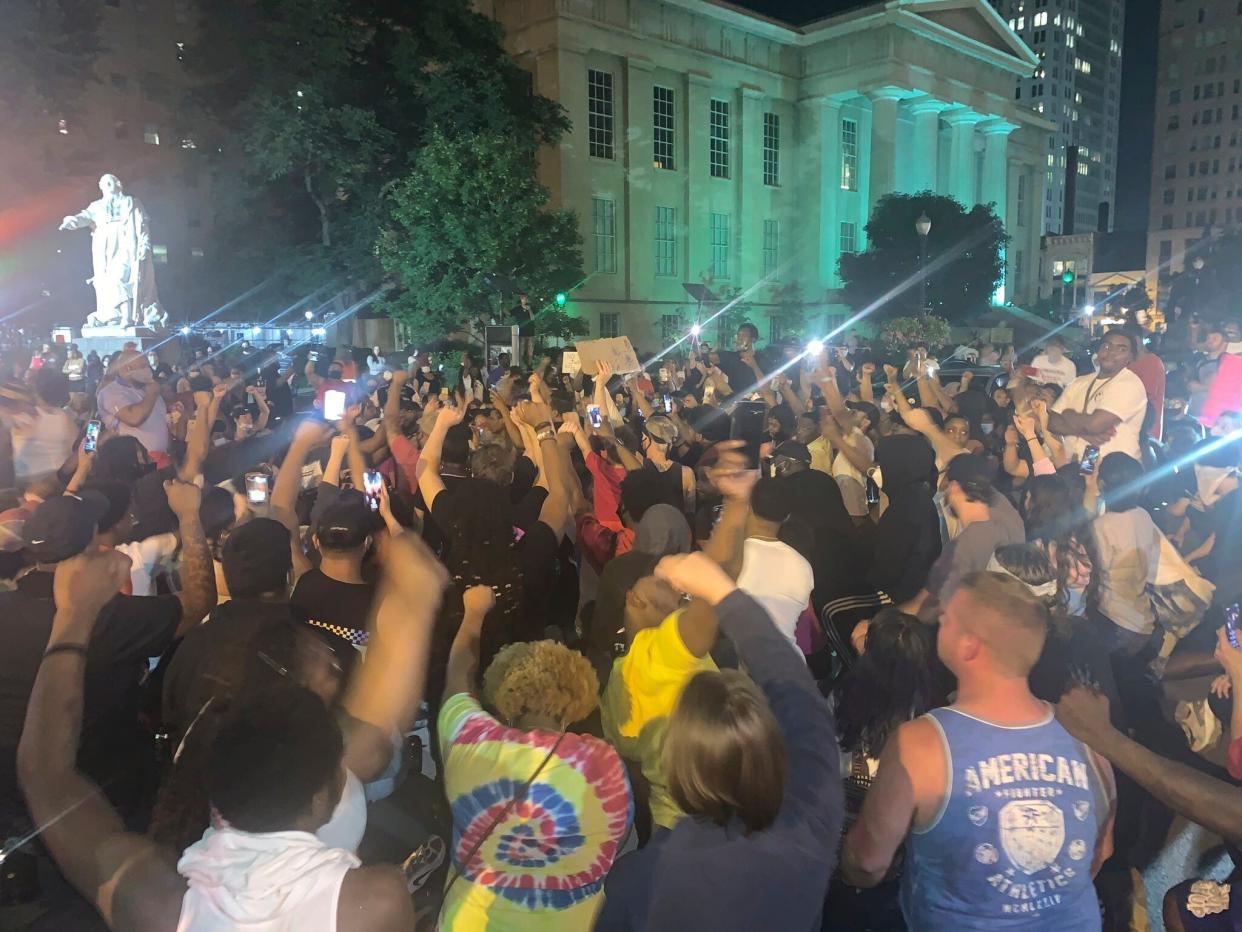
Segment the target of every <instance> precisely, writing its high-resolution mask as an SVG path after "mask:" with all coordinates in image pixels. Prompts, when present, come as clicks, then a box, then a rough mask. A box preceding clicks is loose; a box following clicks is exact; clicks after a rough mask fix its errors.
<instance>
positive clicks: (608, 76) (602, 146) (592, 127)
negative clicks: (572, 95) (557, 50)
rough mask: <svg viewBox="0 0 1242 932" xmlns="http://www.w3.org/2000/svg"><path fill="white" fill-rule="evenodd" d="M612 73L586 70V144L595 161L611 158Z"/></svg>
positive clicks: (591, 69) (592, 69)
mask: <svg viewBox="0 0 1242 932" xmlns="http://www.w3.org/2000/svg"><path fill="white" fill-rule="evenodd" d="M612 132H613V100H612V73H611V72H609V71H597V70H595V69H594V68H588V69H587V143H588V146H589V150H590V154H591V156H592V157H594V158H597V159H610V158H612Z"/></svg>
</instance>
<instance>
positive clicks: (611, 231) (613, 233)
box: [591, 197, 617, 273]
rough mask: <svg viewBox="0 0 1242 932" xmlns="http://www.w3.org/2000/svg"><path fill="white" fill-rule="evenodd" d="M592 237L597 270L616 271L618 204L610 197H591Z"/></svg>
mask: <svg viewBox="0 0 1242 932" xmlns="http://www.w3.org/2000/svg"><path fill="white" fill-rule="evenodd" d="M591 238H592V240H594V243H595V271H597V272H605V273H612V272H616V271H617V217H616V204H615V202H614V201H612V200H611V199H609V198H606V197H593V198H591Z"/></svg>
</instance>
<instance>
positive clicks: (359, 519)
mask: <svg viewBox="0 0 1242 932" xmlns="http://www.w3.org/2000/svg"><path fill="white" fill-rule="evenodd" d="M380 524H381V519H380V518H379V516H378V515H376V514H375V513H374V512H372V511H371V508H370V506H369V505H367V501H366V497H365V496H363V495H362V494H360V493H358V492H355V491H352V490H345V491H343V492H341V497H340V498H339V499H338V500H337V501H335V502H333V503H332V504H331V505H329V506H328V507H327V508H325V509H324V510H323V514H321V515H320V516H319V520H318V521H317V522H316V524H315V535H316V536H317V537H318V538H319V546H320V547H322V548H325V549H327V550H354V549H356V548H358V547H361V546H362V545H363V543H365V542H366V539H367V535H369V534H373V533H375V532H376V531H377V530H379V525H380Z"/></svg>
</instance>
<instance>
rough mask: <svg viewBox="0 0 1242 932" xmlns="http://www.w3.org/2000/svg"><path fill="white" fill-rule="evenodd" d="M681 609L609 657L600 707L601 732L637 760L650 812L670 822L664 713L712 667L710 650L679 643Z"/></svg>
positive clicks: (677, 813) (672, 808) (676, 815)
mask: <svg viewBox="0 0 1242 932" xmlns="http://www.w3.org/2000/svg"><path fill="white" fill-rule="evenodd" d="M680 616H681V611H680V610H679V611H676V612H674V613H673V614H671V615H669V616H668V617H667V618H665V619H664V621H662V622H661V623H660V624H659V625H658V626H657V627H654V628H646V629H644V630H642V631H639V632H638V633H637V634H636V635H634V642H633V643H632V644H631V645H630V649H629V651H627V652H626V655H625V656H624V657H618V658H617V659H616V661H614V662H613V666H612V675H611V676H610V677H609V678H608V686H607V688H606V689H605V690H604V696H603V701H602V702H601V704H600V712H601V717H602V720H603V725H604V736H605V737H606V738H607V739H608V741H609V742H610V743H611V744H612V746H613V747H615V748H616V749H617V750H618V751H619V752H620V753H621V756H622V757H625V758H628V759H629V760H633V761H638V763H639V764H640V765H641V766H642V771H643V776H644V777H646V778H647V782H648V783H650V784H651V817H652V820H653V821H654V822H655V824H656V825H662V826H664V827H666V828H672V827H673V826H674V825H676V824H677V820H678V819H680V818H681V817H682V815H683V813H682V811H681V810H680V809H679V808H677V804H676V803H674V802H673V799H672V797H671V796H670V795H669V792H668V786H667V785H666V783H665V780H664V766H663V762H662V760H661V754H662V752H663V750H664V732H665V729H666V728H667V727H668V717H669V716H670V715H671V714H672V713H673V709H674V707H675V706H676V705H677V700H678V699H679V698H681V691H682V689H684V688H685V685H686V684H687V683H688V682H690V679H691V678H692V677H693V676H694V675H695V674H696V673H700V672H702V671H704V670H715V669H716V664H715V662H714V661H713V660H712V658H711V657H710V656H707V657H696V656H694V655H693V654H692V653H690V651H688V650H687V649H686V645H685V644H684V643H682V640H681V632H680V631H679V630H678V627H677V622H678V619H679V618H680Z"/></svg>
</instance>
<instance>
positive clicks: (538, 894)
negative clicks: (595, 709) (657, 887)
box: [439, 693, 634, 932]
mask: <svg viewBox="0 0 1242 932" xmlns="http://www.w3.org/2000/svg"><path fill="white" fill-rule="evenodd" d="M439 728H440V743H441V751H442V753H443V757H444V780H445V787H446V789H447V791H448V798H449V804H450V805H451V807H452V810H453V844H452V847H451V849H450V851H451V854H452V861H453V864H452V866H453V871H451V872H450V874H449V876H450V877H452V876H453V874H454V873H456V872H457V871H459V870H460V871H461V876H460V877H459V878H458V879H457V881H456V882H455V883H453V884H452V886H451V887H450V889H449V891H448V894H447V896H446V897H445V900H444V907H443V909H442V911H441V913H440V925H439V928H440V929H443V930H448V929H453V930H462V932H465V930H469V932H481V930H486V929H504V930H506V932H509V930H515V932H521V930H524V929H540V930H571V929H574V930H576V929H583V930H587V929H590V928H591V927H592V926H593V925H594V923H595V914H596V912H597V911H598V910H599V907H600V904H601V903H602V902H603V890H604V878H605V877H606V876H607V875H608V871H609V869H611V867H612V862H613V859H614V858H615V857H616V855H617V851H618V850H619V849H620V846H621V844H622V842H623V841H624V840H625V836H626V834H627V833H628V832H629V829H630V823H631V822H632V820H633V816H634V804H633V798H632V796H631V794H630V785H629V780H628V779H627V777H626V774H625V767H624V765H623V764H622V763H621V758H620V757H619V756H618V755H617V752H616V751H614V750H613V749H612V747H611V745H609V744H607V743H605V742H603V741H601V740H599V739H598V738H593V737H591V736H589V735H578V734H573V733H566V735H565V736H564V738H563V739H562V740H561V743H560V746H559V747H557V749H556V753H555V754H554V755H553V756H552V758H551V760H549V761H548V763H547V764H546V765H545V766H544V767H543V769H542V770H539V765H540V764H541V763H543V761H544V759H545V758H546V757H547V756H548V752H549V751H551V750H552V747H553V745H555V744H556V739H557V735H556V734H555V733H553V732H549V731H529V732H528V731H522V730H520V729H517V728H508V727H506V726H504V725H502V724H501V723H500V722H498V721H497V720H496V719H495V718H494V717H493V716H491V715H489V714H488V713H487V712H485V711H484V710H483V708H482V706H480V705H479V703H478V701H477V700H476V699H475V698H474V697H473V696H470V695H469V694H467V693H458V694H457V695H455V696H452V697H450V698H449V699H448V700H447V701H446V702H445V703H444V706H443V708H442V709H441V710H440V720H439ZM536 770H539V776H538V777H537V778H536V779H535V782H534V784H533V785H532V786H531V788H530V790H529V792H528V793H527V794H526V798H525V800H524V801H522V802H519V803H518V804H517V805H515V806H514V807H513V808H512V809H511V810H510V811H509V813H508V814H507V815H506V816H505V817H504V819H503V820H502V821H501V822H500V824H499V825H497V826H496V827H495V828H494V829H493V830H492V831H491V833H490V834H488V835H487V838H486V840H485V841H484V842H483V844H482V845H481V846H480V847H479V850H478V852H477V853H476V854H475V855H474V857H473V858H472V859H471V861H470V863H469V864H464V865H463V863H462V861H463V859H464V858H465V857H466V856H467V855H468V854H469V853H470V849H471V848H473V847H474V845H475V844H476V843H478V840H479V838H480V837H482V836H483V835H484V833H486V832H487V829H488V828H489V827H490V826H491V825H492V823H493V822H494V821H495V820H496V818H497V816H499V815H500V813H501V812H502V811H504V808H505V806H506V804H507V803H508V802H509V801H510V800H511V799H513V797H514V795H515V794H516V793H517V791H518V790H519V789H520V788H521V787H522V785H523V784H525V782H526V781H527V780H529V779H530V777H531V775H532V774H534V773H535V771H536Z"/></svg>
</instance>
